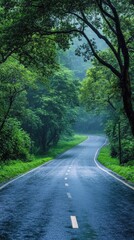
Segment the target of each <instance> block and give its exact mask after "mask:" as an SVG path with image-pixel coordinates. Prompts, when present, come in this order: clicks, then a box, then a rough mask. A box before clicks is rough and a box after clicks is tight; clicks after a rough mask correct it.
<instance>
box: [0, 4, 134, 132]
mask: <svg viewBox="0 0 134 240" xmlns="http://www.w3.org/2000/svg"><path fill="white" fill-rule="evenodd" d="M133 8H134V5H133V3H132V1H126V0H123V1H121V0H120V1H118V2H117V1H115V0H93V1H87V0H84V1H82V0H79V1H73V3H72V1H70V0H69V1H66V0H64V1H56V0H52V1H45V2H44V3H42V2H40V1H29V2H27V1H26V0H22V1H17V2H16V1H12V2H11V3H7V1H5V0H3V1H2V2H1V20H2V21H1V41H0V44H1V61H5V60H6V59H7V58H8V56H9V55H11V54H12V53H13V52H17V51H18V49H20V48H22V46H25V45H27V44H28V43H30V42H31V39H32V36H33V34H35V33H36V34H37V33H38V34H39V35H40V36H45V35H47V36H48V35H54V34H56V36H57V37H56V39H55V40H56V41H57V43H59V45H60V46H62V47H63V48H64V49H65V48H66V47H68V40H69V39H70V38H71V37H70V38H69V37H64V36H65V35H64V34H73V36H79V37H81V36H84V38H85V39H86V41H87V43H84V44H83V46H81V47H80V48H79V49H78V51H77V54H79V55H80V54H81V50H82V49H84V52H83V53H82V54H83V55H84V58H85V60H86V59H87V60H88V59H90V57H91V56H92V55H93V56H94V57H95V58H96V59H97V60H98V61H99V62H100V63H101V64H102V65H104V66H106V67H107V68H108V69H110V71H111V72H112V73H113V74H114V75H115V76H116V77H117V78H118V79H119V81H120V88H121V93H122V99H123V106H124V110H125V112H126V115H127V118H128V119H129V123H130V126H131V129H132V133H133V135H134V110H133V103H132V89H131V79H130V77H131V76H130V73H129V68H130V55H131V52H132V51H133V32H132V28H133V27H132V24H133V15H132V14H133ZM128 9H129V11H128ZM122 12H123V14H122ZM128 21H129V24H130V27H129V28H128ZM126 24H127V25H126ZM126 27H127V31H126ZM87 29H90V30H92V31H93V32H94V34H95V35H96V36H97V37H98V38H99V39H101V40H103V41H104V42H105V43H106V44H107V46H108V48H110V50H111V52H112V55H113V56H114V62H116V63H117V67H114V66H113V64H111V63H109V62H108V61H107V59H105V58H102V57H101V56H100V55H99V53H98V51H97V49H96V46H95V41H94V39H90V33H89V31H87ZM59 34H60V37H59Z"/></svg>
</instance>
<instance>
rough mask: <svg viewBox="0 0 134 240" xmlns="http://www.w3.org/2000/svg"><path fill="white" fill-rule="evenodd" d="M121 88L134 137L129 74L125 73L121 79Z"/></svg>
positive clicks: (133, 113) (133, 115) (133, 116)
mask: <svg viewBox="0 0 134 240" xmlns="http://www.w3.org/2000/svg"><path fill="white" fill-rule="evenodd" d="M121 88H122V98H123V104H124V110H125V113H126V115H127V118H128V120H129V123H130V126H131V131H132V134H133V136H134V111H133V106H132V92H131V86H130V79H129V75H128V73H125V74H124V76H123V77H122V79H121Z"/></svg>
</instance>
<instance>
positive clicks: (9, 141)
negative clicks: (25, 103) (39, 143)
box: [0, 118, 31, 161]
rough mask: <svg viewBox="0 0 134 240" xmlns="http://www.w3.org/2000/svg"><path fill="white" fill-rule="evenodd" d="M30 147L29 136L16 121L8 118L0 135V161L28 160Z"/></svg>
mask: <svg viewBox="0 0 134 240" xmlns="http://www.w3.org/2000/svg"><path fill="white" fill-rule="evenodd" d="M30 147H31V140H30V137H29V135H28V134H27V133H26V132H25V131H24V130H23V129H22V128H21V126H20V123H19V122H18V121H17V120H16V119H12V118H9V119H8V121H7V122H6V124H5V127H4V128H3V130H2V132H1V135H0V159H1V160H2V161H6V160H8V159H18V158H19V159H28V158H29V152H30Z"/></svg>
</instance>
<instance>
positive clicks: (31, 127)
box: [0, 0, 134, 164]
mask: <svg viewBox="0 0 134 240" xmlns="http://www.w3.org/2000/svg"><path fill="white" fill-rule="evenodd" d="M133 11H134V4H133V1H131V0H128V1H126V0H122V1H121V0H119V1H118V2H117V1H115V0H95V1H94V0H91V1H86V0H84V1H81V0H78V1H73V3H72V1H70V0H69V1H66V0H62V1H56V0H52V1H48V0H45V1H41V0H33V1H26V0H19V1H17V0H11V1H5V0H1V1H0V160H1V161H6V160H10V159H14V160H15V159H22V160H30V158H31V154H35V155H37V154H43V153H44V152H46V151H48V149H50V148H51V147H52V146H54V145H55V144H57V143H58V141H59V139H60V138H61V137H62V136H63V135H69V134H72V132H73V131H74V130H80V129H81V130H82V131H85V132H88V131H89V132H88V133H90V130H92V132H93V130H94V131H95V132H97V131H102V130H105V132H106V134H107V136H108V138H109V142H110V148H111V155H112V156H116V157H118V158H119V159H120V163H121V164H123V163H125V162H127V161H130V160H134V109H133V108H134V96H133V93H134V79H133V70H134V59H133V57H134V31H133V30H134V16H133ZM88 125H89V126H88Z"/></svg>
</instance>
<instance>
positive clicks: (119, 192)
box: [0, 136, 134, 240]
mask: <svg viewBox="0 0 134 240" xmlns="http://www.w3.org/2000/svg"><path fill="white" fill-rule="evenodd" d="M104 141H105V139H104V138H103V137H97V136H90V137H89V139H88V140H86V141H85V142H83V143H81V144H80V145H78V146H76V147H74V148H73V149H71V150H69V151H67V152H66V153H64V154H62V155H61V156H60V157H59V158H57V159H55V160H54V161H52V162H51V163H49V164H46V165H43V166H41V167H40V168H38V169H37V170H35V171H33V172H31V173H29V174H27V175H25V176H23V177H22V178H19V179H17V180H16V181H14V182H12V183H10V184H9V185H7V186H6V187H5V188H3V189H1V190H0V240H27V239H28V240H29V239H30V240H90V239H95V240H120V239H121V240H132V239H134V215H133V209H134V191H133V190H132V189H130V188H128V187H127V186H125V185H123V184H122V183H121V182H119V181H117V180H116V179H114V178H113V177H112V176H110V175H108V174H107V173H105V172H103V171H102V170H100V169H99V168H98V167H97V166H96V165H95V162H94V156H95V153H96V151H97V149H98V148H99V147H100V146H101V145H102V144H103V143H104Z"/></svg>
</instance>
